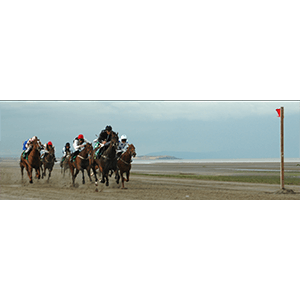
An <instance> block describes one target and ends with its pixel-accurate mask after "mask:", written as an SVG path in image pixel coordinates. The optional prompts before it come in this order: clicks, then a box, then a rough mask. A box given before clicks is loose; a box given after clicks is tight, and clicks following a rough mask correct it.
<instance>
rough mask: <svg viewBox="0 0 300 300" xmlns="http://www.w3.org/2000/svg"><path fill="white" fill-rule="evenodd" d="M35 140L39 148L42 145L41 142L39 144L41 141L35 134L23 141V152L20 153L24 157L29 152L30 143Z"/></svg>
mask: <svg viewBox="0 0 300 300" xmlns="http://www.w3.org/2000/svg"><path fill="white" fill-rule="evenodd" d="M35 140H37V141H38V143H39V145H40V147H41V148H42V147H43V146H42V144H41V142H40V141H39V139H38V138H37V136H35V135H34V136H33V137H32V138H30V139H28V140H26V141H25V142H24V143H23V153H22V155H23V157H24V158H25V157H26V154H29V152H30V150H31V149H32V145H31V143H32V142H34V141H35Z"/></svg>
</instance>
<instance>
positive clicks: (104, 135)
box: [95, 125, 116, 158]
mask: <svg viewBox="0 0 300 300" xmlns="http://www.w3.org/2000/svg"><path fill="white" fill-rule="evenodd" d="M112 133H114V134H116V133H115V132H114V131H112V127H111V126H110V125H107V126H106V127H105V129H103V130H102V131H101V132H100V134H99V137H98V139H97V143H96V145H95V147H97V146H99V145H100V150H99V151H98V154H97V157H98V158H100V156H101V155H102V154H103V152H104V151H105V150H106V149H107V147H108V145H109V142H110V140H111V134H112Z"/></svg>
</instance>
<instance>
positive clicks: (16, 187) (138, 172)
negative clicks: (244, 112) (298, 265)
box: [0, 159, 300, 200]
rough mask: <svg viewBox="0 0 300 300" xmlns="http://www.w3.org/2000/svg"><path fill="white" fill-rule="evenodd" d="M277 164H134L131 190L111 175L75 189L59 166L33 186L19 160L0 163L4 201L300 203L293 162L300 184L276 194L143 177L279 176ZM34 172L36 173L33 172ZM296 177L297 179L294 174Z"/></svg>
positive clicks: (255, 186) (259, 188)
mask: <svg viewBox="0 0 300 300" xmlns="http://www.w3.org/2000/svg"><path fill="white" fill-rule="evenodd" d="M279 167H280V166H279V164H278V163H154V164H143V163H139V164H135V163H133V165H132V171H131V172H132V173H133V174H131V177H130V181H129V182H125V187H126V188H127V189H124V190H123V189H121V188H120V187H121V185H120V184H117V183H116V182H115V180H114V179H113V177H111V178H110V185H109V186H108V187H106V186H104V185H103V184H99V185H98V187H96V186H95V184H94V177H92V180H93V182H92V183H90V181H89V179H88V178H87V176H86V184H82V177H81V174H79V175H78V176H77V178H76V184H75V187H73V186H72V185H71V176H70V174H69V173H66V175H65V176H63V174H62V173H61V170H60V167H59V164H56V165H55V167H54V170H53V172H52V177H51V178H50V180H49V182H48V181H47V179H46V178H44V179H39V180H38V179H37V178H34V179H33V184H30V183H29V179H28V176H27V173H26V171H24V178H23V180H22V178H21V172H20V167H19V160H18V159H15V160H13V159H2V160H1V161H0V199H40V200H43V199H53V200H71V199H72V200H76V199H78V200H81V199H82V200H84V199H89V200H123V199H124V200H125V199H133V200H134V199H140V200H143V199H149V200H150V199H151V200H160V199H162V200H177V199H178V200H201V199H205V200H226V199H231V200H248V199H249V200H269V199H273V200H299V199H300V172H299V167H297V166H296V164H295V163H286V164H285V172H286V174H288V173H289V172H292V173H293V174H295V173H296V174H297V173H299V185H298V184H296V185H288V186H285V187H286V189H292V190H293V191H294V192H295V194H283V193H278V192H279V191H280V186H279V185H277V184H262V183H241V182H220V181H211V180H196V179H182V178H168V177H154V176H145V175H143V174H174V175H176V174H189V175H192V174H196V175H213V176H217V175H237V174H238V175H240V176H243V175H247V174H252V175H253V174H255V175H259V176H265V174H270V173H271V174H274V173H275V174H277V173H278V171H279ZM34 174H35V172H34ZM296 177H298V176H296Z"/></svg>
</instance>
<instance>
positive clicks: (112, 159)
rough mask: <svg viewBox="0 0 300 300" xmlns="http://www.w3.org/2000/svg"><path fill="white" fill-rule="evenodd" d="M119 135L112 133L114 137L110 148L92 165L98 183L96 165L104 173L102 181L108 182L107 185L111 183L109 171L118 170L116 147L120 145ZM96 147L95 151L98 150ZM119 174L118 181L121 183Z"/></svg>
mask: <svg viewBox="0 0 300 300" xmlns="http://www.w3.org/2000/svg"><path fill="white" fill-rule="evenodd" d="M118 143H119V137H118V134H114V133H112V138H111V140H110V142H109V146H108V148H107V149H106V150H105V151H104V152H103V154H102V155H101V157H100V159H94V160H93V163H92V166H93V171H94V175H95V180H96V181H95V184H96V185H97V184H98V183H97V181H98V180H97V175H96V167H97V166H98V167H99V170H100V172H101V173H102V180H101V183H105V182H106V186H108V185H109V182H108V173H109V171H110V170H113V171H117V158H116V149H117V147H118ZM97 149H98V148H96V149H95V150H94V152H95V151H96V150H97ZM119 179H120V178H119V174H117V178H116V180H117V183H119Z"/></svg>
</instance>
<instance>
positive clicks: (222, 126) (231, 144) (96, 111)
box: [0, 101, 300, 158]
mask: <svg viewBox="0 0 300 300" xmlns="http://www.w3.org/2000/svg"><path fill="white" fill-rule="evenodd" d="M280 106H284V108H285V143H286V145H285V151H286V156H287V157H299V143H300V106H299V102H296V101H294V102H292V101H278V102H270V101H269V102H262V101H250V102H242V101H214V102H209V101H29V102H28V101H2V102H0V109H1V144H0V147H1V148H0V149H1V153H2V154H3V155H10V154H11V155H16V156H18V155H20V153H21V148H22V142H23V141H24V140H25V139H28V138H30V137H32V136H33V135H37V136H38V137H39V138H40V139H41V141H42V142H43V143H46V142H48V141H49V140H51V141H52V142H53V143H54V145H55V146H56V148H57V155H58V156H61V149H62V147H63V146H64V144H65V143H66V142H70V143H71V142H72V140H73V139H74V138H75V137H76V136H78V134H80V133H82V134H83V135H84V136H85V138H87V139H88V140H89V141H92V140H93V139H95V138H96V136H95V135H96V134H99V132H100V131H101V130H102V129H104V127H105V126H106V125H111V126H112V127H113V130H115V131H116V132H118V133H119V135H121V134H126V135H127V136H128V139H129V142H130V143H133V144H134V145H135V146H136V149H137V153H138V155H146V154H151V153H160V152H164V153H163V154H172V153H173V152H192V153H194V154H193V157H191V156H189V157H187V156H186V157H182V156H183V155H186V154H183V153H178V156H179V157H181V158H207V156H209V157H211V158H271V157H279V150H280V149H279V141H280V139H279V137H280V136H279V133H280V131H279V128H280V127H279V124H280V118H278V117H277V113H276V111H275V109H276V108H279V107H280ZM195 153H196V154H195ZM195 155H196V156H195Z"/></svg>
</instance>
